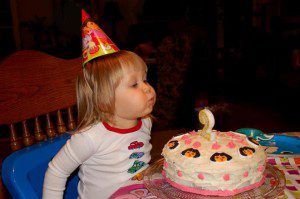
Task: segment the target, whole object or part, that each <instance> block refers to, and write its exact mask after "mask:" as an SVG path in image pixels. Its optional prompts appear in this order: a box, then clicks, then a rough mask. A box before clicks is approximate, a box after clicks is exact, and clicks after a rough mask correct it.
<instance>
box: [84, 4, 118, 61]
mask: <svg viewBox="0 0 300 199" xmlns="http://www.w3.org/2000/svg"><path fill="white" fill-rule="evenodd" d="M81 16H82V18H81V21H82V57H83V66H84V65H85V64H86V63H87V62H89V61H90V60H92V59H94V58H96V57H99V56H102V55H107V54H110V53H115V52H117V51H119V48H118V47H117V46H116V45H115V44H114V43H113V42H112V41H111V40H110V38H109V37H108V36H107V35H106V34H105V33H104V32H103V30H102V29H101V28H99V26H98V25H97V24H96V23H95V22H94V20H93V19H92V18H91V17H90V16H89V14H88V13H86V12H85V10H83V9H82V11H81Z"/></svg>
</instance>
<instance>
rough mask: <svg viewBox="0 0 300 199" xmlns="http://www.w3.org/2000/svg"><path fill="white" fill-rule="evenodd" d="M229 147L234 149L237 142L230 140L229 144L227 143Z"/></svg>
mask: <svg viewBox="0 0 300 199" xmlns="http://www.w3.org/2000/svg"><path fill="white" fill-rule="evenodd" d="M227 147H228V148H230V149H233V148H234V147H235V144H234V143H233V142H232V141H230V142H229V143H228V144H227Z"/></svg>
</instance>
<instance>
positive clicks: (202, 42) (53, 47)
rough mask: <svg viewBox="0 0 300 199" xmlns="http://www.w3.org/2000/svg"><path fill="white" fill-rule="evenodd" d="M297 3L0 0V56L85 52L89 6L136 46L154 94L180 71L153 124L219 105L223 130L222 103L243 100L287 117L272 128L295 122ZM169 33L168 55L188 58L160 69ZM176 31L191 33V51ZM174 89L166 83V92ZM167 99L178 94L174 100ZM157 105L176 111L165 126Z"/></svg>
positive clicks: (182, 120)
mask: <svg viewBox="0 0 300 199" xmlns="http://www.w3.org/2000/svg"><path fill="white" fill-rule="evenodd" d="M297 2H298V1H292V0H228V1H226V0H197V1H196V0H187V1H178V0H173V1H170V0H164V1H162V0H160V1H159V0H143V1H142V0H136V1H134V0H127V1H126V0H116V1H96V0H90V1H89V0H61V1H58V0H45V1H36V0H28V1H21V0H13V1H8V0H4V1H1V5H0V14H1V16H0V36H1V37H0V60H2V59H4V58H5V57H6V56H7V55H9V54H10V53H12V52H14V51H16V50H22V49H35V50H39V51H43V52H47V53H49V54H51V55H54V56H57V57H61V58H65V59H70V58H75V57H79V56H81V32H80V26H81V8H85V9H86V10H87V12H88V13H90V15H91V16H92V17H93V18H94V19H95V20H96V22H97V23H98V24H99V26H100V27H101V28H102V29H103V30H104V31H105V32H106V34H107V35H109V37H110V38H111V39H112V40H113V41H114V42H115V43H116V44H117V45H118V46H119V48H120V49H127V50H132V51H135V52H136V53H138V54H139V55H141V56H142V57H143V58H144V59H145V61H146V62H147V63H148V66H149V81H150V83H151V84H152V85H153V86H154V87H155V88H156V90H157V94H158V98H160V96H162V97H164V96H166V95H167V93H166V90H163V89H161V87H163V86H165V79H164V78H161V77H162V76H165V77H166V79H168V78H167V77H170V79H172V78H173V75H174V74H175V75H176V74H177V73H179V74H180V77H177V76H176V77H174V78H175V79H173V87H174V88H175V89H178V93H177V95H176V94H174V95H173V94H172V93H171V94H170V95H169V96H167V97H166V98H165V99H167V100H164V98H161V100H159V99H158V103H160V105H159V106H158V108H157V110H156V111H155V112H154V116H157V118H158V125H157V129H162V128H178V127H184V128H187V129H193V128H196V126H197V124H196V123H197V118H196V117H195V110H197V108H201V107H204V106H208V107H210V106H211V107H212V109H214V110H215V111H216V112H218V111H219V113H220V114H216V115H217V119H219V121H220V122H217V125H218V127H219V128H231V127H233V126H226V125H225V124H224V123H222V121H224V120H226V118H224V117H226V116H228V114H230V113H229V112H230V111H228V110H226V109H227V108H228V109H230V107H229V106H228V105H230V104H242V105H244V104H246V105H245V107H248V105H249V106H250V107H252V106H253V107H256V108H257V109H260V108H261V107H262V108H263V109H269V110H272V111H273V112H276V113H278V114H280V115H281V116H282V119H283V120H284V121H285V122H287V123H286V126H283V127H278V129H276V130H282V131H283V130H287V131H288V130H290V131H293V130H299V128H298V127H299V122H300V117H299V111H300V105H299V89H300V88H299V87H300V73H299V72H300V45H299V39H300V37H299V35H300V13H299V12H300V9H299V3H297ZM166 38H171V41H172V42H171V44H170V45H171V47H170V49H171V50H172V52H171V55H173V56H174V59H175V58H178V57H180V56H182V55H186V57H188V58H187V61H185V63H183V65H182V66H181V65H176V66H174V70H175V71H168V72H166V71H163V70H161V68H163V67H162V66H164V64H165V65H166V66H169V65H168V64H169V63H172V61H170V62H168V63H164V62H161V61H159V60H165V59H166V57H163V56H162V55H165V54H167V53H166V52H164V51H163V50H162V49H163V47H164V46H163V45H164V44H165V43H164V42H165V41H166ZM182 38H188V41H189V42H188V45H187V47H188V48H189V50H188V51H187V50H186V49H185V48H186V45H185V43H184V41H185V40H184V39H182ZM177 41H178V43H176V42H177ZM174 43H176V45H175V44H174ZM173 44H174V45H175V47H174V49H173V47H172V45H173ZM175 48H176V49H175ZM164 53H165V54H164ZM171 59H172V58H171ZM153 60H154V61H153ZM179 61H180V59H179ZM169 68H170V69H171V70H172V68H173V67H172V66H169ZM178 68H179V69H178ZM180 68H181V69H184V70H180ZM177 69H178V70H177ZM176 78H179V79H180V80H182V81H177V80H176ZM179 82H180V83H179ZM169 87H170V88H169ZM173 87H172V84H168V89H169V90H172V88H173ZM168 89H167V90H168ZM171 100H174V101H175V102H174V103H173V104H172V103H171ZM168 105H170V106H171V105H174V106H176V110H173V112H171V111H169V110H168V109H167V108H166V107H168ZM224 107H225V108H224ZM163 109H166V110H165V112H168V111H169V115H172V114H173V115H174V117H175V119H174V118H173V119H170V120H169V121H166V122H167V124H166V123H163V122H160V121H163V118H164V117H166V116H164V114H162V113H161V112H163V111H162V110H163ZM249 109H250V114H251V108H249ZM253 114H256V112H255V110H253ZM220 115H221V116H220ZM222 115H223V116H222ZM240 115H242V117H247V115H243V114H242V113H240ZM239 117H240V116H239ZM267 117H268V115H267ZM253 120H255V117H254V119H253ZM258 120H259V119H258ZM159 124H160V125H159ZM275 128H276V126H274V129H275ZM283 128H284V129H283ZM297 128H298V129H297ZM231 130H235V129H231ZM2 135H3V134H2Z"/></svg>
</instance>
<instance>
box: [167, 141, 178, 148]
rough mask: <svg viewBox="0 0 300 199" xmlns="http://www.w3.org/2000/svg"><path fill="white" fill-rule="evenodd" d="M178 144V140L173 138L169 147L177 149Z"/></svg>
mask: <svg viewBox="0 0 300 199" xmlns="http://www.w3.org/2000/svg"><path fill="white" fill-rule="evenodd" d="M177 146H178V141H177V140H172V141H170V142H169V143H168V147H169V149H175V148H176V147H177Z"/></svg>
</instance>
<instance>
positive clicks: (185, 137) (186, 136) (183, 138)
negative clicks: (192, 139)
mask: <svg viewBox="0 0 300 199" xmlns="http://www.w3.org/2000/svg"><path fill="white" fill-rule="evenodd" d="M181 139H182V140H186V139H189V136H188V135H184V136H182V137H181Z"/></svg>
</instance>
